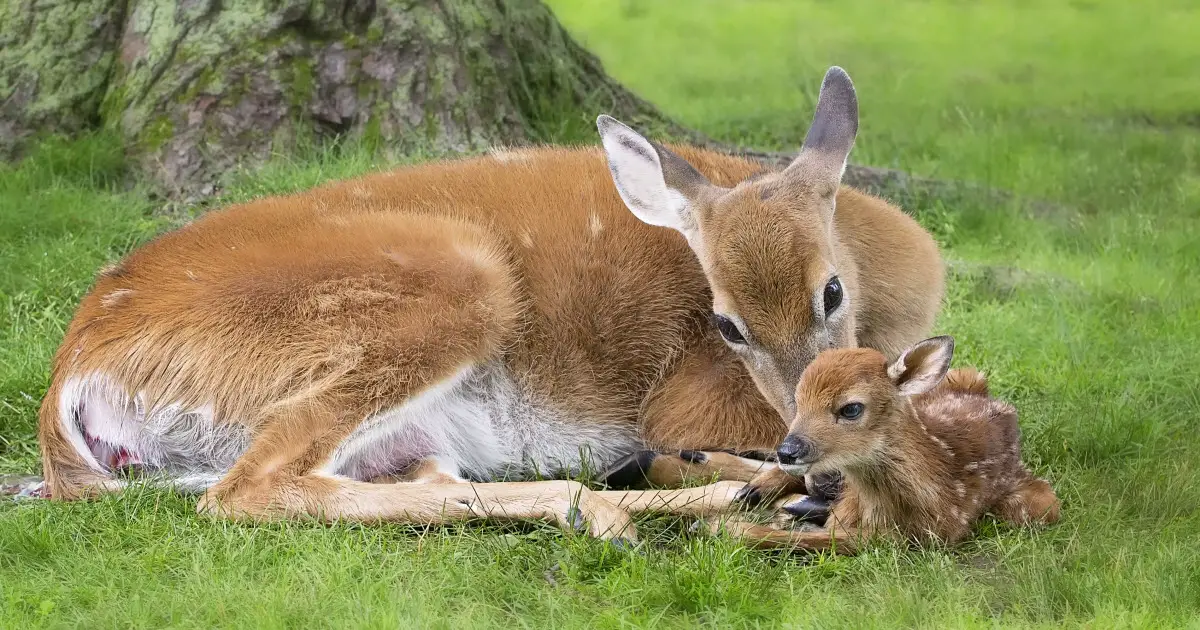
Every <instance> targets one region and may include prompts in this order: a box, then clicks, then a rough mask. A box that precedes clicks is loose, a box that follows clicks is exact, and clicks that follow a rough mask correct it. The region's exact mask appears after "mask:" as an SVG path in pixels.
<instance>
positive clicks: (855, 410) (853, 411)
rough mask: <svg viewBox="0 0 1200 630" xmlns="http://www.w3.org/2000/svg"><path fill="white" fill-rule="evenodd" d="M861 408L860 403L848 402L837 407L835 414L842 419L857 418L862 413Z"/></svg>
mask: <svg viewBox="0 0 1200 630" xmlns="http://www.w3.org/2000/svg"><path fill="white" fill-rule="evenodd" d="M863 409H864V407H863V404H862V403H850V404H848V405H842V408H841V409H838V412H837V415H838V417H839V418H842V419H844V420H858V419H859V418H860V417H861V416H862V414H863Z"/></svg>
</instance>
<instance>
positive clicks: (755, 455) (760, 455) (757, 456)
mask: <svg viewBox="0 0 1200 630" xmlns="http://www.w3.org/2000/svg"><path fill="white" fill-rule="evenodd" d="M734 455H737V456H738V457H744V458H746V459H753V460H757V461H760V462H773V461H775V460H776V459H777V457H776V456H775V451H738V452H736V453H734Z"/></svg>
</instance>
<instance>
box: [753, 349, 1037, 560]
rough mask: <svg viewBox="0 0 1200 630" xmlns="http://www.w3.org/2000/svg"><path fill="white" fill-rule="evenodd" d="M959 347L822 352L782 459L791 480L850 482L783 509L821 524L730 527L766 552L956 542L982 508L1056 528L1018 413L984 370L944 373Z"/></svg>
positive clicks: (801, 388) (802, 392)
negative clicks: (824, 496) (887, 539)
mask: <svg viewBox="0 0 1200 630" xmlns="http://www.w3.org/2000/svg"><path fill="white" fill-rule="evenodd" d="M953 352H954V341H953V340H952V339H951V338H950V337H934V338H932V339H927V340H925V341H922V342H920V343H918V344H916V345H915V346H913V347H912V348H910V349H908V350H907V351H905V352H904V354H902V355H901V356H900V358H899V359H897V360H896V361H895V362H893V363H891V364H889V363H888V361H887V360H886V359H885V358H884V356H883V355H882V354H880V353H879V352H878V351H876V350H871V349H866V348H857V349H836V350H828V351H826V352H823V353H821V354H820V355H819V356H818V357H817V358H816V360H814V361H813V362H812V364H811V365H809V366H808V369H806V370H805V372H804V375H803V377H801V379H800V383H799V385H798V386H797V388H796V406H797V411H796V418H795V420H794V421H793V422H792V426H791V429H790V431H789V432H788V435H787V437H786V438H785V439H784V440H783V441H782V442H781V443H780V445H779V449H778V461H779V463H780V464H779V465H780V468H781V469H782V470H783V471H785V472H787V473H790V474H793V475H804V474H812V473H814V472H822V471H830V470H839V471H841V473H842V474H843V475H844V477H845V484H844V487H843V490H842V495H841V496H840V497H839V498H838V499H837V500H836V501H835V502H834V503H833V505H832V506H822V505H820V502H819V501H813V500H810V499H804V500H801V501H800V502H797V503H793V504H791V505H786V506H784V507H783V509H784V510H785V511H788V512H792V513H794V514H799V515H803V516H805V517H809V516H812V515H813V513H814V512H820V511H823V509H822V508H829V509H828V518H827V521H826V529H825V531H819V532H791V531H779V530H771V529H769V528H766V527H762V526H753V525H747V524H744V523H735V524H734V531H735V532H736V533H739V534H741V535H744V536H747V537H749V538H752V539H754V538H757V539H760V542H762V543H764V544H768V545H772V544H774V545H792V546H799V547H807V548H825V547H828V546H830V545H833V544H835V543H837V544H839V545H841V546H842V548H843V550H845V551H850V550H852V549H853V541H854V538H855V535H856V534H883V535H889V534H890V535H898V536H901V537H904V538H908V539H912V540H916V541H928V540H931V539H933V540H939V541H942V542H945V543H948V544H953V543H956V542H958V541H960V540H962V539H963V538H964V537H966V536H967V534H969V533H970V528H971V524H972V523H974V522H975V521H976V520H977V519H978V518H979V517H980V516H982V515H983V514H985V513H987V512H991V513H993V514H995V515H996V516H997V517H999V518H1000V519H1002V520H1005V521H1007V522H1010V523H1013V524H1018V525H1023V524H1028V523H1044V524H1049V523H1054V522H1056V521H1057V520H1058V516H1059V502H1058V499H1057V497H1056V496H1055V494H1054V490H1053V489H1051V487H1050V484H1048V483H1047V482H1046V481H1045V480H1043V479H1038V478H1036V477H1034V475H1033V474H1032V473H1031V472H1030V471H1029V470H1028V469H1027V468H1026V467H1025V466H1024V465H1023V464H1022V463H1021V448H1020V429H1019V428H1018V426H1017V412H1016V410H1015V409H1014V408H1013V407H1012V405H1009V404H1008V403H1005V402H1002V401H999V400H996V399H994V398H992V397H991V396H990V395H989V393H988V385H987V380H986V379H985V378H984V376H983V375H982V374H981V373H979V372H977V371H975V370H973V369H960V370H954V371H949V368H950V359H951V356H952V355H953ZM948 371H949V372H948Z"/></svg>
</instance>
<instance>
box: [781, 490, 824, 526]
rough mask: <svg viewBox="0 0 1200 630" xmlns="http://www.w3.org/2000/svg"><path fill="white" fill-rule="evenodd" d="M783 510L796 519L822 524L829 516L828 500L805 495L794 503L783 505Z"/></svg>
mask: <svg viewBox="0 0 1200 630" xmlns="http://www.w3.org/2000/svg"><path fill="white" fill-rule="evenodd" d="M783 511H784V512H787V513H788V514H790V515H792V517H793V518H794V519H796V520H798V521H801V522H804V523H815V524H817V525H824V524H825V520H826V519H828V518H829V501H826V500H824V499H821V498H818V497H812V496H806V497H804V498H803V499H800V500H799V501H796V502H795V503H789V504H788V505H785V506H783Z"/></svg>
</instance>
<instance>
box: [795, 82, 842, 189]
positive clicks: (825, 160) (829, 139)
mask: <svg viewBox="0 0 1200 630" xmlns="http://www.w3.org/2000/svg"><path fill="white" fill-rule="evenodd" d="M857 136H858V95H857V94H856V93H855V90H854V83H853V82H851V81H850V75H848V74H846V71H845V70H842V69H841V68H839V67H837V66H833V67H831V68H830V69H829V70H828V71H826V72H825V79H824V80H823V81H822V82H821V94H820V96H818V97H817V109H816V111H815V112H814V113H813V120H812V124H811V125H809V127H808V133H807V134H806V135H805V136H804V145H803V146H802V147H801V148H800V154H799V155H797V156H796V159H795V160H794V161H793V162H792V163H791V165H789V166H788V167H787V169H785V171H784V172H785V173H787V174H795V175H799V176H802V177H805V178H819V179H826V180H828V181H829V183H830V184H831V185H832V189H831V192H836V190H837V187H838V184H840V183H841V181H842V175H843V174H844V173H845V172H846V161H847V160H848V159H849V158H850V150H851V149H853V148H854V139H855V138H856V137H857Z"/></svg>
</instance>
